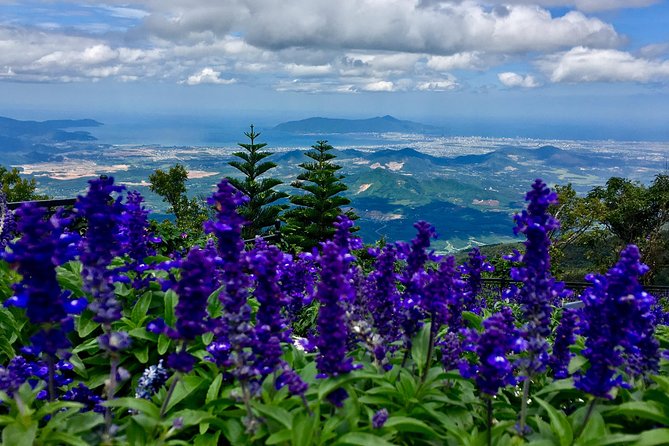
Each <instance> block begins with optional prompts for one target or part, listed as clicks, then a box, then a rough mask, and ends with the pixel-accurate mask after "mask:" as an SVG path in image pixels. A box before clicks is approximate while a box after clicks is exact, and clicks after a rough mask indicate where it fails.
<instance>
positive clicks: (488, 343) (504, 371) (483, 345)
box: [460, 307, 521, 396]
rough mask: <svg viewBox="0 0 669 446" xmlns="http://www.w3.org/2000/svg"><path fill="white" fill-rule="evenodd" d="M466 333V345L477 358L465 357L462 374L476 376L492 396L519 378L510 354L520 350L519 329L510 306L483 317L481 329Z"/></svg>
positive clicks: (484, 390) (478, 381)
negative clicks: (485, 317)
mask: <svg viewBox="0 0 669 446" xmlns="http://www.w3.org/2000/svg"><path fill="white" fill-rule="evenodd" d="M466 334H467V338H466V341H465V344H464V349H465V350H467V351H472V352H474V353H475V354H476V356H477V357H478V361H477V362H476V363H470V362H468V361H462V362H461V363H460V373H461V374H462V376H464V377H465V378H474V381H475V382H476V386H477V387H478V388H479V390H480V391H481V392H483V393H485V394H487V395H491V396H492V395H496V394H497V392H498V391H499V389H500V388H502V387H506V386H510V385H511V386H512V385H515V384H516V383H517V382H518V380H517V378H516V376H515V375H514V366H513V361H512V360H510V358H509V355H510V354H512V353H517V352H518V351H519V348H520V345H521V343H520V342H519V341H520V333H519V331H518V329H516V327H515V325H514V320H513V314H512V313H511V309H510V308H508V307H504V308H503V309H502V311H500V312H498V313H495V314H493V315H492V316H490V317H489V318H488V319H486V320H484V321H483V332H482V333H477V332H476V331H473V330H468V331H467V332H466Z"/></svg>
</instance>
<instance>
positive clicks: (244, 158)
mask: <svg viewBox="0 0 669 446" xmlns="http://www.w3.org/2000/svg"><path fill="white" fill-rule="evenodd" d="M244 135H246V137H247V138H249V140H250V143H249V144H243V143H239V144H238V145H239V146H240V147H242V148H243V149H244V151H243V152H235V153H233V155H234V156H236V157H237V158H239V159H240V160H241V161H230V162H229V163H228V164H229V165H231V166H232V167H234V168H235V169H237V170H239V171H240V172H241V173H242V174H243V175H244V177H243V178H242V179H240V178H228V180H229V181H230V183H231V184H232V185H233V186H234V187H235V188H237V189H238V190H240V191H241V192H243V193H244V194H245V195H246V196H248V197H249V201H248V203H246V204H245V205H243V206H241V207H240V208H239V214H240V215H242V216H243V217H244V218H246V220H247V221H248V224H247V225H246V226H245V227H244V230H243V232H242V234H243V236H244V238H253V237H255V236H256V235H262V234H264V233H265V232H266V230H267V227H268V226H271V225H273V224H274V222H275V221H276V220H277V219H278V217H279V214H280V213H281V211H283V210H284V209H285V208H286V206H285V205H281V204H276V202H277V201H278V200H280V199H282V198H286V197H287V196H288V194H286V193H284V192H278V191H276V190H274V188H275V187H276V186H278V185H279V184H282V182H281V181H280V180H278V179H276V178H260V177H261V176H262V175H264V174H265V173H267V171H269V170H270V169H273V168H275V167H276V163H273V162H270V161H263V160H264V159H265V158H267V157H268V156H270V155H272V153H271V152H264V151H262V150H261V149H262V148H263V147H265V146H266V145H267V144H266V143H256V138H258V136H260V133H256V132H255V130H254V129H253V125H251V131H250V132H244Z"/></svg>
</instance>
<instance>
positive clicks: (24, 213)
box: [4, 204, 87, 356]
mask: <svg viewBox="0 0 669 446" xmlns="http://www.w3.org/2000/svg"><path fill="white" fill-rule="evenodd" d="M17 216H18V219H19V226H18V230H19V232H20V233H21V234H22V236H21V238H20V239H18V240H16V241H14V242H13V243H10V245H9V247H10V249H11V253H7V254H5V256H4V258H5V260H7V261H8V262H9V263H10V264H11V265H12V267H13V268H15V269H16V270H17V271H18V272H19V273H20V274H21V281H20V282H19V283H17V284H15V285H14V296H12V297H11V298H9V299H8V300H7V301H6V302H5V305H15V306H19V307H23V308H25V309H26V315H27V316H28V319H30V322H31V323H33V324H35V325H37V326H39V329H38V331H37V332H36V333H35V334H34V335H33V336H32V338H31V343H32V347H31V351H32V353H33V354H35V355H39V354H40V353H42V352H43V353H45V354H46V355H50V356H54V355H55V354H56V353H57V352H59V351H61V350H66V349H68V348H69V347H70V342H69V340H68V339H67V333H69V332H70V331H72V329H73V323H72V319H71V318H70V316H69V314H73V313H79V312H81V311H82V310H83V309H84V308H85V306H86V303H87V302H86V300H85V299H69V295H70V293H69V292H67V293H64V292H63V291H62V290H61V289H60V285H59V284H58V280H57V279H56V270H55V267H56V266H57V264H56V263H54V262H58V260H59V249H60V248H61V240H60V238H61V234H62V233H63V228H62V226H60V225H58V223H57V219H54V218H52V219H50V220H47V219H46V211H45V210H44V209H42V208H40V207H37V206H36V205H33V204H25V205H23V206H21V207H20V208H19V209H18V211H17ZM54 222H56V224H55V225H54Z"/></svg>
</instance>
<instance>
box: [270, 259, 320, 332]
mask: <svg viewBox="0 0 669 446" xmlns="http://www.w3.org/2000/svg"><path fill="white" fill-rule="evenodd" d="M317 276H318V269H317V268H316V264H315V257H314V255H313V254H312V253H310V252H301V253H299V254H298V255H297V258H296V259H293V258H292V256H290V255H288V254H285V255H284V257H283V262H282V263H281V265H280V267H279V286H280V287H281V292H283V293H284V294H285V295H286V296H287V297H288V299H289V303H288V304H287V306H286V310H287V313H288V318H289V320H290V321H291V322H292V321H294V320H295V319H296V318H297V317H298V313H299V312H300V311H301V310H302V309H303V308H304V307H305V306H307V305H309V304H311V302H312V301H313V296H314V290H315V289H316V278H317Z"/></svg>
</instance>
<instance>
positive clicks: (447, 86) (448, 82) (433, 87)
mask: <svg viewBox="0 0 669 446" xmlns="http://www.w3.org/2000/svg"><path fill="white" fill-rule="evenodd" d="M458 87H459V85H458V83H457V81H455V80H454V79H445V80H435V81H427V82H419V83H418V84H417V85H416V90H419V91H448V90H455V89H456V88H458Z"/></svg>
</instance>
